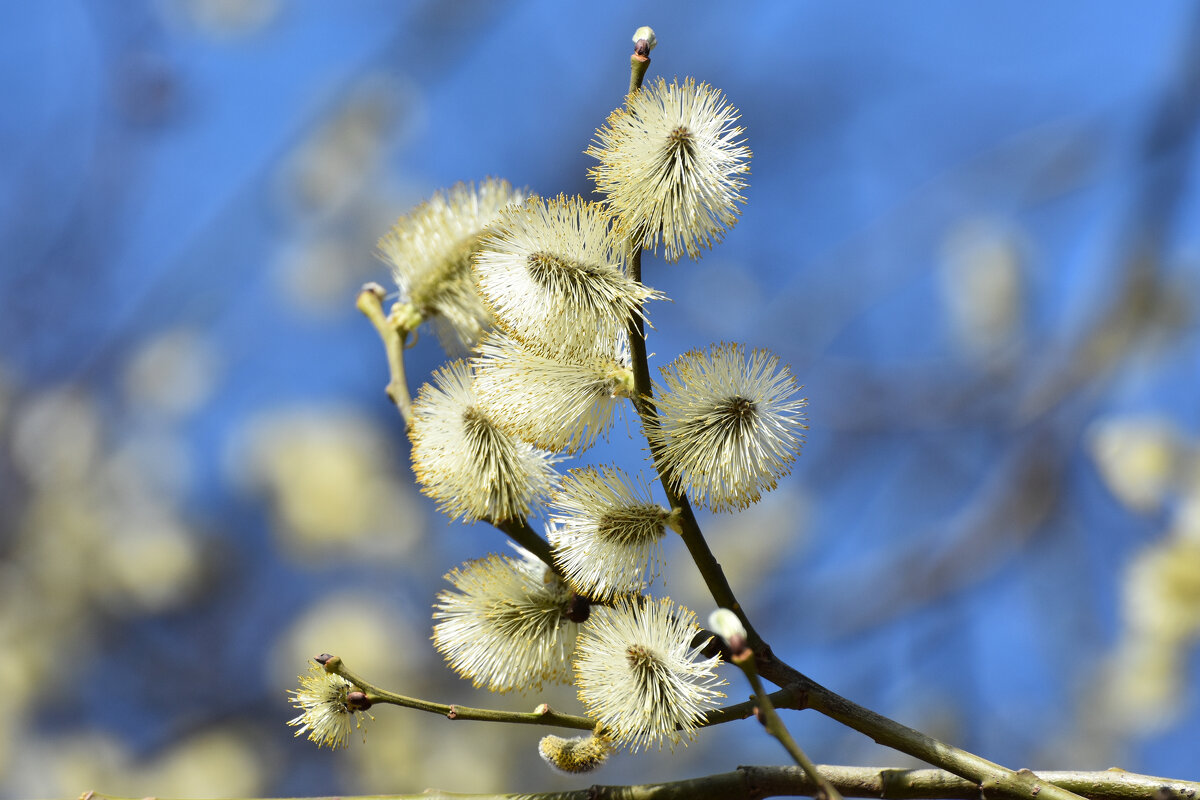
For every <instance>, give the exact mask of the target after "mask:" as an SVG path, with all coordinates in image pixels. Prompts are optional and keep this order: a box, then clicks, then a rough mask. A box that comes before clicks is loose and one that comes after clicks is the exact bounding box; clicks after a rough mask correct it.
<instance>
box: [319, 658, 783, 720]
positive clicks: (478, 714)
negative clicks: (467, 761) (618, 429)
mask: <svg viewBox="0 0 1200 800" xmlns="http://www.w3.org/2000/svg"><path fill="white" fill-rule="evenodd" d="M317 661H318V663H321V665H322V667H323V668H324V669H325V671H326V672H331V673H333V674H334V675H340V676H341V677H343V678H345V679H346V680H348V681H350V683H352V684H354V685H355V686H356V687H357V688H358V689H360V690H361V691H362V692H363V694H365V695H366V696H367V699H368V700H370V701H371V702H372V703H387V704H389V705H394V706H402V707H403V708H412V709H416V710H417V711H426V712H429V713H431V714H440V715H441V716H444V717H446V718H447V719H453V720H458V719H464V720H474V721H478V722H510V723H514V724H517V725H546V726H550V727H556V728H573V729H575V730H583V731H590V730H594V729H595V727H596V721H595V720H594V719H588V718H587V717H578V716H574V715H572V714H560V713H559V712H557V711H554V710H553V709H551V708H550V706H549V705H547V704H545V703H543V704H541V705H540V706H538V707H537V708H536V709H534V710H533V711H531V712H520V711H499V710H496V709H490V708H471V707H469V706H461V705H458V704H449V705H448V704H446V703H435V702H433V701H431V700H422V699H420V698H417V697H407V696H405V695H402V694H396V693H395V692H390V691H388V690H387V689H384V688H382V687H379V686H376V685H375V684H373V683H371V682H370V681H368V680H366V679H365V678H363V677H362V676H361V675H359V674H358V673H356V672H354V671H352V670H351V669H350V668H349V667H347V666H346V664H345V662H343V661H342V659H341V657H339V656H321V657H320V658H318V659H317ZM770 697H771V699H773V700H774V701H775V702H777V703H781V704H792V703H794V702H795V700H794V698H793V697H792V695H791V692H790V690H788V689H780V690H779V691H777V692H774V693H773V694H772V695H771V696H770ZM768 702H770V700H768ZM756 704H757V702H756V701H745V702H742V703H734V704H732V705H728V706H725V707H723V708H718V709H715V710H713V711H710V712H708V714H706V715H705V717H704V719H703V720H702V721H701V722H700V724H699V726H698V727H701V728H707V727H711V726H713V725H723V724H725V723H726V722H734V721H736V720H741V719H746V717H749V716H750V715H751V714H753V713H754V707H755V705H756Z"/></svg>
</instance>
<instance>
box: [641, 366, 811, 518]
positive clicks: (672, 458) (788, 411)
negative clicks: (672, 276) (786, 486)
mask: <svg viewBox="0 0 1200 800" xmlns="http://www.w3.org/2000/svg"><path fill="white" fill-rule="evenodd" d="M661 372H662V378H663V386H661V387H656V391H655V403H656V405H657V407H658V424H657V425H655V426H652V427H651V428H650V429H649V430H648V431H647V435H648V437H649V438H650V441H651V442H652V443H653V445H654V447H655V449H656V450H657V451H658V454H659V457H660V458H661V459H662V465H663V467H664V471H665V473H666V479H667V481H668V483H669V485H670V486H671V487H672V488H673V489H675V490H676V491H686V492H687V494H688V496H689V497H691V499H692V500H693V501H695V502H696V503H697V504H698V505H702V506H705V507H707V508H709V509H711V510H712V511H730V510H732V509H734V508H746V507H747V506H749V505H751V504H753V503H757V502H758V501H759V499H761V497H762V493H763V492H765V491H770V490H771V489H774V488H775V486H776V484H777V482H778V480H779V478H781V477H782V476H784V475H786V474H787V473H788V472H789V471H790V470H791V464H792V462H793V461H794V460H795V458H796V455H797V454H798V453H799V451H800V447H801V445H802V444H803V442H804V430H805V429H806V428H807V426H806V425H805V424H804V412H803V409H804V406H805V404H806V402H807V401H806V400H804V399H802V398H796V397H795V394H796V392H797V391H798V389H799V387H798V386H797V385H796V381H795V379H793V378H792V374H791V371H790V370H789V369H788V368H787V367H786V366H784V365H781V364H780V363H779V359H777V358H776V357H775V356H773V355H771V354H770V353H769V352H767V351H765V350H753V351H751V352H750V354H749V355H748V356H747V354H746V352H745V348H743V347H742V345H740V344H728V343H727V344H722V345H718V346H716V347H714V348H712V349H711V350H708V351H700V350H693V351H691V352H688V353H684V354H683V355H681V356H680V357H679V358H677V359H675V361H673V362H672V363H671V364H669V365H668V366H666V367H663V368H662V370H661Z"/></svg>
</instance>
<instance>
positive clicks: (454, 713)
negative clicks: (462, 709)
mask: <svg viewBox="0 0 1200 800" xmlns="http://www.w3.org/2000/svg"><path fill="white" fill-rule="evenodd" d="M446 719H458V706H450V710H449V711H447V712H446Z"/></svg>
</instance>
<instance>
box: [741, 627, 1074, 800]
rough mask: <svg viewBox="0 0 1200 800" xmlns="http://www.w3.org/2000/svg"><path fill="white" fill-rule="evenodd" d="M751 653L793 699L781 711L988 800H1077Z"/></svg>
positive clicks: (776, 661)
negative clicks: (932, 769)
mask: <svg viewBox="0 0 1200 800" xmlns="http://www.w3.org/2000/svg"><path fill="white" fill-rule="evenodd" d="M755 653H756V655H757V656H758V670H759V672H760V673H761V674H762V675H763V677H767V678H768V680H771V681H772V682H776V683H779V684H780V685H783V686H790V687H791V688H792V689H793V694H792V698H793V699H794V701H795V702H794V703H793V704H790V705H787V706H784V705H783V704H779V706H780V707H781V708H783V707H786V708H794V709H797V710H799V709H805V708H809V709H812V710H814V711H817V712H819V713H821V714H823V715H824V716H826V717H829V718H830V719H833V720H836V721H837V722H840V723H842V724H843V725H845V726H846V727H848V728H852V729H854V730H856V731H858V732H859V733H862V734H865V735H866V736H869V737H871V738H872V739H874V740H875V741H876V742H878V743H879V744H881V745H884V746H885V747H890V748H892V749H893V750H899V751H900V752H902V753H907V754H908V755H910V756H912V757H914V758H919V759H920V760H922V761H924V762H926V763H927V764H933V765H935V766H937V767H940V768H942V769H944V770H946V771H948V772H952V773H954V774H955V775H958V776H959V777H960V778H963V779H965V780H968V781H970V782H971V783H973V784H975V785H978V786H979V787H981V791H982V792H984V793H985V795H987V796H1000V795H1003V796H1006V797H1011V798H1033V797H1037V798H1038V800H1079V798H1078V795H1076V794H1074V793H1072V792H1071V791H1070V790H1069V789H1068V788H1065V787H1060V786H1056V785H1055V784H1054V782H1052V781H1050V780H1049V779H1047V778H1045V777H1039V776H1038V775H1035V774H1034V773H1032V772H1030V771H1029V770H1025V769H1023V770H1019V771H1014V770H1011V769H1008V768H1007V767H1003V766H1001V765H999V764H996V763H994V762H991V761H988V760H987V759H986V758H983V757H981V756H977V755H975V754H974V753H971V752H968V751H966V750H963V749H961V748H958V747H954V746H953V745H949V744H946V743H945V742H942V741H939V740H937V739H934V738H933V737H932V736H928V735H926V734H924V733H921V732H920V731H918V730H914V729H913V728H909V727H908V726H906V725H902V724H900V723H899V722H896V721H895V720H891V719H888V718H887V717H885V716H883V715H882V714H878V713H876V712H874V711H871V710H870V709H869V708H864V707H862V706H860V705H858V704H857V703H853V702H851V701H850V700H847V699H846V698H844V697H842V696H841V695H839V694H837V693H836V692H833V691H830V690H829V689H826V688H825V687H824V686H822V685H821V684H819V683H817V682H816V681H814V680H812V679H811V678H809V677H808V676H806V675H803V674H801V673H800V672H798V671H797V670H796V669H794V668H793V667H791V666H789V665H788V664H786V663H784V662H783V661H780V660H779V659H777V658H775V657H774V656H773V655H772V654H771V652H770V650H769V649H768V650H766V651H758V650H756V651H755Z"/></svg>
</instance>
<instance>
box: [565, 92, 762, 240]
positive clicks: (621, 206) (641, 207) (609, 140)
mask: <svg viewBox="0 0 1200 800" xmlns="http://www.w3.org/2000/svg"><path fill="white" fill-rule="evenodd" d="M737 119H738V111H737V109H736V108H734V107H732V106H730V105H729V104H728V102H726V100H725V97H724V95H722V94H721V92H719V91H718V90H716V89H714V88H712V87H711V86H709V85H708V84H705V83H701V84H698V85H697V84H696V82H695V81H694V80H692V79H691V78H688V79H687V80H686V81H684V83H683V84H682V85H680V84H679V83H678V82H672V83H669V84H668V83H667V82H666V81H664V80H663V79H661V78H659V79H658V81H656V82H655V83H653V84H651V85H650V86H644V87H642V88H641V89H640V90H638V91H636V92H634V93H633V94H632V95H630V96H629V99H628V100H627V101H626V104H625V105H624V106H623V107H621V108H618V109H617V110H616V111H614V112H613V113H612V114H610V115H609V117H608V120H607V121H606V123H605V125H604V127H602V128H600V129H599V130H598V131H596V141H595V143H594V144H593V145H592V146H591V147H589V148H588V150H587V154H588V155H590V156H592V157H594V158H596V159H597V160H598V161H599V162H600V163H599V164H597V165H596V166H595V167H592V169H591V170H590V171H589V175H590V176H591V177H592V179H593V180H595V182H596V187H597V188H598V189H599V190H600V192H601V194H603V195H605V196H606V198H607V205H608V206H609V208H610V209H612V211H613V213H614V214H615V215H616V217H617V219H618V221H619V228H620V230H621V232H622V234H624V235H626V236H635V237H638V238H640V239H641V242H642V246H643V247H648V248H653V249H657V247H658V243H659V242H660V241H661V242H662V244H663V245H664V250H665V252H664V258H666V260H667V261H678V260H679V259H680V258H681V257H682V256H683V254H684V253H687V255H688V257H689V258H697V257H698V256H699V255H700V250H701V248H709V247H712V245H713V244H714V243H715V242H719V241H721V239H722V238H723V237H724V236H725V232H726V231H727V230H728V229H729V228H732V227H733V226H734V224H735V223H736V222H737V218H738V213H739V210H738V204H739V203H744V202H745V198H744V197H742V194H741V193H742V190H743V189H745V188H746V182H745V180H744V178H743V177H742V176H744V175H745V174H746V173H747V172H749V171H750V165H749V160H750V149H749V148H748V147H746V146H745V145H744V144H743V143H742V139H741V138H740V137H741V134H742V129H741V128H739V127H737V126H736V125H735V124H734V123H735V122H736V121H737Z"/></svg>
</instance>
